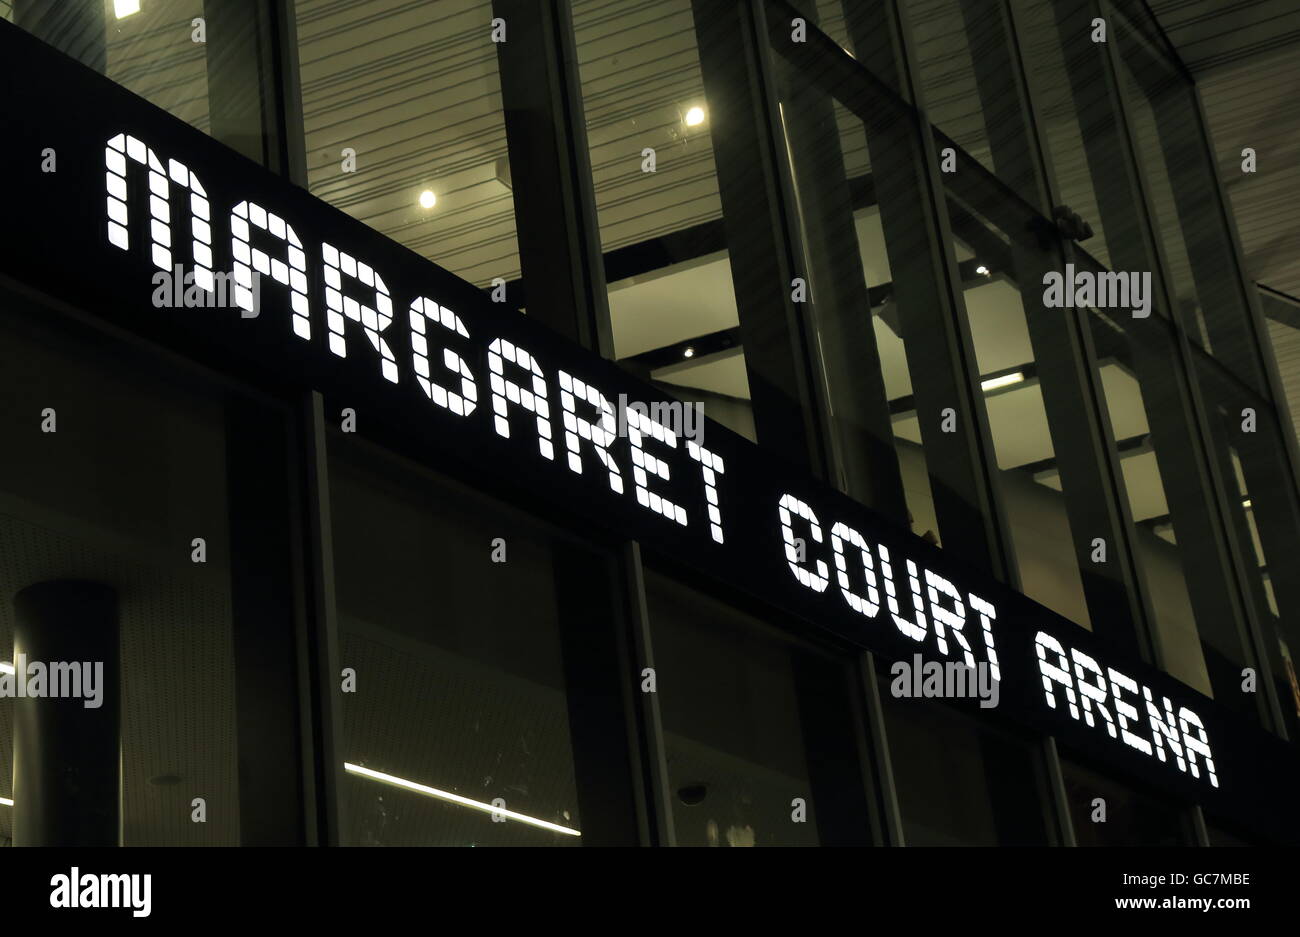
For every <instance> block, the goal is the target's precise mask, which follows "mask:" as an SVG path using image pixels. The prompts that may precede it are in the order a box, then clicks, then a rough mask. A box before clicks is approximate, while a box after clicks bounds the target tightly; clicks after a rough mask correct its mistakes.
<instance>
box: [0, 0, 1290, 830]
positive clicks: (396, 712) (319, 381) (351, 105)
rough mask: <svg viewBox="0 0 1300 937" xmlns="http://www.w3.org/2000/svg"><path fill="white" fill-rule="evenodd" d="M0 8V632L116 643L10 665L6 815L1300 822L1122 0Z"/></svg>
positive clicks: (1214, 279)
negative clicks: (60, 671) (48, 689)
mask: <svg viewBox="0 0 1300 937" xmlns="http://www.w3.org/2000/svg"><path fill="white" fill-rule="evenodd" d="M0 12H3V13H4V18H5V19H6V20H7V21H8V22H6V23H0V48H2V49H3V55H0V79H3V80H2V81H0V83H2V84H3V85H4V86H5V87H8V88H10V89H11V91H10V94H9V95H8V96H7V97H6V99H5V102H4V105H3V106H4V108H5V120H4V126H5V128H6V136H7V140H6V144H5V146H4V153H3V156H2V157H0V159H2V160H3V167H4V173H3V178H5V180H6V181H7V182H8V184H9V186H10V193H11V195H10V200H9V205H8V206H7V211H6V216H7V221H6V226H5V233H4V236H3V239H2V240H0V332H2V333H3V341H0V419H3V420H4V435H3V438H4V440H5V447H4V457H3V458H2V459H0V524H2V525H3V526H2V527H0V581H2V582H3V584H4V592H5V595H4V601H3V603H0V647H4V648H6V649H8V648H9V647H10V646H12V648H13V656H12V658H11V659H10V666H9V670H10V671H13V672H12V673H10V674H9V676H11V677H13V678H14V686H17V684H18V682H19V681H18V679H17V678H18V677H19V675H20V674H21V673H23V668H24V666H25V665H24V663H23V662H24V661H27V660H43V661H46V662H47V663H52V662H55V661H92V660H93V661H98V662H100V663H101V664H103V669H104V674H105V675H104V677H103V681H102V686H101V687H100V689H101V690H102V698H101V699H100V700H99V703H100V705H98V706H96V707H94V708H90V707H87V706H84V705H83V703H82V700H80V699H78V700H64V699H60V700H53V699H39V698H35V697H38V696H39V693H31V694H29V697H31V698H18V699H13V700H0V778H3V779H5V780H0V793H3V794H4V795H5V798H4V799H5V801H7V803H5V805H4V806H0V829H2V830H3V832H4V834H5V835H6V836H7V837H10V838H11V839H12V840H13V842H14V843H15V844H19V845H22V844H28V843H43V842H86V843H100V842H105V841H114V842H116V841H121V842H123V843H125V844H128V845H149V844H159V845H161V844H167V845H175V844H193V845H237V844H306V845H317V844H320V845H494V844H508V845H635V844H653V845H817V844H826V845H831V844H856V845H872V844H874V845H957V844H984V845H1127V844H1158V845H1174V844H1185V845H1221V844H1222V845H1230V844H1241V843H1244V844H1268V843H1279V842H1280V843H1294V842H1297V841H1300V811H1297V807H1296V804H1295V790H1296V789H1297V781H1300V759H1297V750H1296V739H1297V738H1300V685H1298V684H1297V679H1296V670H1295V665H1294V663H1293V656H1294V655H1295V654H1298V653H1300V559H1297V558H1298V557H1300V495H1298V488H1297V466H1298V465H1300V458H1298V457H1297V449H1296V442H1295V438H1294V434H1293V432H1292V421H1291V417H1290V414H1289V412H1288V411H1287V408H1286V402H1285V399H1284V397H1283V396H1282V394H1281V393H1280V391H1279V387H1280V383H1279V380H1278V375H1277V369H1276V365H1275V362H1274V357H1273V353H1272V351H1271V348H1270V344H1269V335H1268V331H1267V329H1266V328H1265V327H1264V325H1263V319H1262V314H1261V307H1260V299H1259V296H1258V294H1257V292H1256V290H1255V289H1254V288H1253V286H1252V285H1251V284H1250V283H1249V282H1248V281H1247V279H1246V277H1245V275H1244V272H1243V266H1242V261H1241V252H1240V248H1239V245H1238V243H1237V240H1236V235H1235V233H1234V230H1233V225H1232V219H1231V217H1230V215H1229V213H1228V212H1227V211H1226V210H1225V201H1224V197H1223V193H1222V191H1221V189H1220V186H1219V182H1218V178H1217V175H1216V170H1215V157H1214V150H1213V149H1212V145H1211V142H1210V140H1209V139H1208V137H1207V134H1206V132H1205V129H1204V121H1203V117H1202V113H1201V109H1200V103H1199V99H1198V96H1197V91H1196V87H1195V84H1194V82H1193V81H1192V79H1191V77H1190V75H1189V74H1188V72H1187V71H1186V69H1185V68H1184V67H1183V65H1182V63H1181V62H1180V61H1179V60H1178V58H1177V55H1176V54H1175V53H1174V51H1173V49H1172V47H1171V46H1170V45H1169V44H1168V42H1167V40H1166V39H1165V37H1164V35H1163V33H1162V32H1161V31H1160V28H1159V26H1158V24H1157V23H1156V22H1155V20H1154V18H1153V17H1152V16H1151V15H1150V13H1149V11H1148V10H1147V9H1146V7H1145V5H1144V4H1141V3H1138V2H1130V0H862V2H850V0H844V2H843V3H841V2H839V0H820V2H816V3H814V2H811V0H807V2H790V0H572V2H562V0H436V2H424V3H409V2H402V0H370V2H351V0H295V2H291V3H257V2H253V0H170V2H162V0H158V2H152V0H138V2H136V0H112V2H105V0H70V2H67V3H59V4H47V3H38V2H26V3H25V2H22V0H13V2H11V3H0ZM1228 145H1232V144H1228ZM701 414H702V416H701ZM88 584H89V585H88ZM15 597H17V598H15ZM6 653H7V650H6ZM20 655H21V656H20ZM87 673H89V671H87ZM83 689H84V687H83ZM6 695H7V694H6ZM18 695H21V694H18ZM119 758H120V773H119V770H118V759H119ZM10 777H12V778H13V784H12V787H11V788H9V789H8V790H6V789H5V787H6V785H8V784H9V781H8V780H7V779H8V778H10ZM55 778H62V779H63V781H62V782H59V783H55V781H54V779H55ZM89 779H99V780H100V781H102V783H100V784H95V785H91V784H89ZM92 788H93V790H94V791H95V793H89V792H88V791H89V790H91V789H92ZM119 826H120V834H119V833H118V832H117V830H118V828H119Z"/></svg>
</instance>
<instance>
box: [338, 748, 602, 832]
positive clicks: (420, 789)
mask: <svg viewBox="0 0 1300 937" xmlns="http://www.w3.org/2000/svg"><path fill="white" fill-rule="evenodd" d="M343 768H344V770H346V771H347V772H348V773H349V774H359V775H361V777H363V778H370V779H371V780H372V781H379V782H380V783H382V784H391V785H393V787H400V788H402V789H403V790H408V791H415V792H416V793H417V794H424V795H425V796H426V797H436V798H438V799H439V800H445V801H447V802H448V803H453V804H460V805H461V806H462V807H472V808H473V809H475V810H482V811H483V812H484V813H495V814H498V815H500V816H503V817H508V818H509V819H511V820H518V821H519V822H520V823H527V824H530V825H532V826H539V827H541V828H542V829H544V830H550V831H552V832H554V833H564V834H566V835H568V836H581V835H582V833H581V832H579V831H578V830H571V829H569V828H568V827H567V826H560V825H559V824H556V823H548V822H547V821H546V820H539V819H537V818H536V817H530V816H527V815H526V814H522V813H515V812H514V811H513V810H506V809H505V808H504V807H493V806H492V805H491V804H485V803H483V802H482V801H478V800H470V799H469V798H468V797H461V796H460V795H459V794H452V793H449V792H448V791H440V790H438V789H437V788H434V787H426V786H425V785H423V784H416V783H415V782H414V781H407V780H405V779H403V778H399V777H394V776H393V775H391V774H384V773H383V772H380V771H371V770H370V769H369V768H363V767H361V765H354V764H350V763H348V762H344V764H343Z"/></svg>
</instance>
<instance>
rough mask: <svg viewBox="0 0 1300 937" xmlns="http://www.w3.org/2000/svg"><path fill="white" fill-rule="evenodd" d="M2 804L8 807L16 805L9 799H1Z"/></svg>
mask: <svg viewBox="0 0 1300 937" xmlns="http://www.w3.org/2000/svg"><path fill="white" fill-rule="evenodd" d="M0 804H3V805H4V806H6V807H12V806H13V805H14V802H13V801H12V800H10V799H9V798H8V797H0Z"/></svg>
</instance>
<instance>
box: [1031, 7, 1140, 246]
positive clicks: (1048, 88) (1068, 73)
mask: <svg viewBox="0 0 1300 937" xmlns="http://www.w3.org/2000/svg"><path fill="white" fill-rule="evenodd" d="M1011 2H1012V7H1013V9H1014V11H1015V18H1016V25H1017V32H1018V36H1019V41H1020V51H1021V56H1022V57H1023V59H1024V63H1025V73H1026V76H1027V79H1028V82H1029V88H1030V92H1031V93H1032V94H1033V96H1034V105H1035V117H1036V120H1037V126H1038V133H1039V135H1040V138H1041V139H1043V140H1044V141H1045V143H1046V146H1047V151H1048V152H1047V155H1048V159H1049V162H1050V169H1051V175H1052V183H1053V192H1054V193H1055V197H1056V199H1057V201H1058V202H1059V203H1062V204H1065V205H1067V206H1069V207H1070V209H1071V210H1073V211H1075V212H1077V213H1078V214H1079V216H1080V217H1081V218H1083V220H1084V221H1086V222H1088V223H1089V224H1090V225H1091V226H1092V229H1093V231H1094V233H1095V237H1092V238H1089V239H1087V240H1086V241H1085V243H1084V246H1085V247H1086V248H1087V250H1088V251H1089V252H1090V253H1091V254H1092V255H1093V256H1094V257H1096V258H1098V259H1099V260H1100V261H1101V262H1102V263H1103V264H1105V265H1107V266H1110V265H1111V263H1112V254H1113V253H1114V252H1115V250H1116V243H1117V241H1116V239H1117V238H1119V239H1125V240H1126V241H1128V242H1134V241H1135V240H1136V239H1137V238H1138V232H1137V231H1136V230H1135V229H1131V227H1128V228H1125V229H1122V230H1114V231H1112V230H1109V229H1108V227H1107V226H1106V225H1105V224H1103V219H1102V215H1101V211H1100V208H1099V207H1098V206H1099V197H1098V191H1099V188H1100V186H1101V184H1102V183H1104V182H1105V181H1106V178H1105V175H1103V172H1104V173H1105V174H1110V173H1124V172H1125V171H1126V170H1125V166H1124V164H1123V161H1122V159H1121V158H1120V154H1119V150H1118V146H1117V140H1118V138H1117V132H1118V123H1117V116H1116V114H1115V113H1114V111H1113V109H1112V108H1111V103H1110V101H1109V100H1108V98H1107V89H1106V86H1105V85H1104V84H1102V83H1090V82H1086V81H1082V80H1079V78H1078V76H1079V75H1081V74H1082V72H1081V71H1080V70H1079V69H1077V68H1072V67H1071V66H1070V64H1069V62H1070V60H1071V59H1072V58H1074V57H1076V56H1084V55H1089V54H1095V51H1096V49H1095V46H1094V44H1093V42H1092V40H1091V38H1090V33H1091V23H1092V20H1093V17H1094V15H1095V14H1094V12H1093V9H1094V2H1093V0H1049V2H1042V0H1011ZM1062 37H1068V41H1066V42H1063V39H1062ZM1088 142H1091V143H1092V145H1093V149H1092V151H1091V152H1090V151H1089V147H1088V146H1087V145H1086V143H1088ZM1093 160H1096V161H1097V162H1098V163H1099V164H1103V163H1104V164H1105V166H1104V170H1103V167H1102V166H1101V165H1093V163H1092V161H1093Z"/></svg>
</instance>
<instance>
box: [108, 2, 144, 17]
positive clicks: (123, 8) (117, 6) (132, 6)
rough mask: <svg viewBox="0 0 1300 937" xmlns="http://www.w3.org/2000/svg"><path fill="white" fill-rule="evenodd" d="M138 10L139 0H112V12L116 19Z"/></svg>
mask: <svg viewBox="0 0 1300 937" xmlns="http://www.w3.org/2000/svg"><path fill="white" fill-rule="evenodd" d="M139 12H140V0H113V14H114V15H115V16H116V17H117V18H118V19H125V18H126V17H128V16H130V15H131V14H132V13H139Z"/></svg>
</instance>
